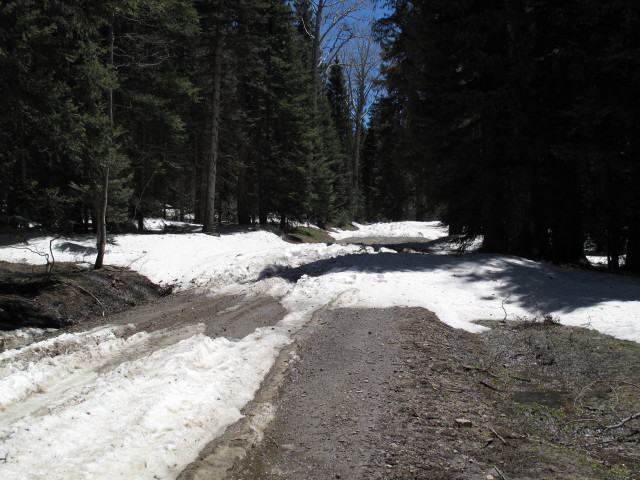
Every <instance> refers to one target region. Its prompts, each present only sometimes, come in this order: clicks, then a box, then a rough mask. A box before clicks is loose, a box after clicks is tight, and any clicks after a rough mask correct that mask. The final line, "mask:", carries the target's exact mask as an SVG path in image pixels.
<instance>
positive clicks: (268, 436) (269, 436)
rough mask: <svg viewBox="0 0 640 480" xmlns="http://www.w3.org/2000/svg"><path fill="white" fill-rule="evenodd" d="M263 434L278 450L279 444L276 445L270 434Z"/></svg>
mask: <svg viewBox="0 0 640 480" xmlns="http://www.w3.org/2000/svg"><path fill="white" fill-rule="evenodd" d="M264 436H265V437H267V438H268V439H269V440H271V441H272V442H273V444H274V445H275V446H276V448H277V449H278V450H280V445H278V442H276V441H275V439H274V438H273V437H272V436H271V435H268V434H266V433H265V434H264Z"/></svg>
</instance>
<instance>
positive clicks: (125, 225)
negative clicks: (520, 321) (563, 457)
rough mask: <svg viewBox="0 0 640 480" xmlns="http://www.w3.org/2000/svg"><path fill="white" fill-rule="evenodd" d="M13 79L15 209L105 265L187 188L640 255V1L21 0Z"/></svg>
mask: <svg viewBox="0 0 640 480" xmlns="http://www.w3.org/2000/svg"><path fill="white" fill-rule="evenodd" d="M376 6H377V7H378V9H383V10H382V11H383V12H384V15H383V17H382V18H378V19H374V18H373V17H372V15H371V12H372V11H373V10H372V8H374V7H376ZM378 11H380V10H378ZM0 87H1V92H2V94H1V95H0V111H1V112H2V115H1V116H0V231H1V232H9V233H24V232H25V231H27V230H28V229H30V228H39V229H46V230H48V231H53V232H58V233H60V234H65V233H70V232H88V231H94V232H95V233H96V235H97V244H98V247H99V254H98V259H97V260H96V267H100V266H101V265H102V256H103V255H104V245H105V243H106V239H107V235H108V233H109V232H123V231H125V232H134V231H143V229H144V219H145V218H149V217H157V216H163V215H165V214H166V209H167V206H168V205H170V206H171V207H172V211H176V212H178V213H177V216H178V217H179V219H180V220H185V219H188V220H189V221H193V222H195V223H201V224H203V231H204V232H214V231H215V228H216V226H217V225H219V224H220V223H225V222H230V223H237V224H241V225H249V224H266V223H270V222H271V223H277V224H279V226H281V227H282V228H285V229H286V228H288V227H289V225H290V224H292V222H312V223H314V224H317V225H319V226H321V227H327V226H345V225H347V224H348V223H349V222H350V221H360V222H363V221H393V220H436V219H437V220H441V221H442V222H444V223H446V224H447V225H449V229H450V233H451V234H455V235H459V238H461V239H463V240H464V239H470V238H474V237H477V236H482V238H483V247H482V248H483V249H484V250H485V251H487V252H495V253H505V254H513V255H519V256H523V257H526V258H532V259H541V260H549V261H553V262H556V263H569V264H586V258H585V248H586V247H588V248H590V249H593V250H597V251H600V252H605V253H606V254H607V255H608V258H609V268H610V269H612V270H616V269H618V268H620V267H621V266H622V265H621V263H620V258H625V259H626V261H625V263H624V267H625V268H626V269H627V270H629V271H632V272H636V273H638V272H640V194H639V193H638V190H639V186H640V121H638V119H637V117H636V115H637V114H638V113H639V112H640V95H638V92H639V91H640V3H639V2H637V0H636V1H634V0H611V1H609V2H602V1H597V0H567V1H565V2H555V1H551V0H483V1H479V0H386V1H377V2H375V1H367V0H345V1H337V0H104V1H101V2H92V1H89V0H4V1H3V2H2V3H1V4H0ZM623 256H625V257H623Z"/></svg>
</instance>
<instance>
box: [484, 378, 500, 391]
mask: <svg viewBox="0 0 640 480" xmlns="http://www.w3.org/2000/svg"><path fill="white" fill-rule="evenodd" d="M480 384H481V385H484V386H485V387H487V388H489V389H491V390H493V391H495V392H504V390H501V389H499V388H498V387H494V386H493V385H491V384H490V383H487V382H485V381H484V380H480Z"/></svg>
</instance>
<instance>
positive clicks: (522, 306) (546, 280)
mask: <svg viewBox="0 0 640 480" xmlns="http://www.w3.org/2000/svg"><path fill="white" fill-rule="evenodd" d="M287 275H288V276H289V278H293V279H295V280H297V281H296V282H295V284H293V283H291V282H289V283H287V282H285V281H283V283H284V286H280V291H281V292H282V291H286V295H285V296H284V298H283V300H282V304H283V305H284V306H285V307H286V308H287V309H288V310H290V311H292V312H304V311H307V310H308V309H309V305H313V308H314V309H318V308H320V307H321V306H330V307H332V308H333V307H357V308H364V307H377V308H387V307H395V306H405V307H424V308H426V309H428V310H430V311H432V312H434V313H435V314H436V315H437V316H438V318H439V319H440V320H442V321H443V322H445V323H447V324H449V325H451V326H452V327H455V328H463V329H465V330H468V331H471V332H478V331H481V330H483V329H484V327H482V326H480V325H478V324H476V323H474V322H475V321H477V320H503V319H506V320H517V319H533V318H534V317H536V316H539V313H540V312H543V313H545V314H550V315H552V316H554V317H558V319H559V320H560V322H561V323H563V324H565V325H572V326H584V327H589V328H594V329H596V330H598V331H600V332H602V333H606V334H609V335H613V336H615V337H617V338H620V339H626V340H633V341H636V342H640V316H639V315H638V312H640V281H639V280H638V279H635V278H629V277H621V276H616V275H610V274H604V273H597V272H588V271H583V270H572V269H568V268H564V267H556V266H553V265H548V264H543V263H538V262H533V261H529V260H524V259H521V258H516V257H509V256H498V255H482V254H470V255H464V256H441V255H418V254H404V253H399V254H395V253H393V254H392V253H379V254H377V255H350V256H342V257H337V258H334V259H328V260H321V261H316V262H312V263H310V264H308V265H305V266H302V267H300V268H299V269H296V270H294V271H289V272H288V273H287ZM253 290H254V291H256V292H260V293H269V292H274V291H278V289H277V287H275V286H274V285H273V284H268V283H258V284H256V285H255V286H253Z"/></svg>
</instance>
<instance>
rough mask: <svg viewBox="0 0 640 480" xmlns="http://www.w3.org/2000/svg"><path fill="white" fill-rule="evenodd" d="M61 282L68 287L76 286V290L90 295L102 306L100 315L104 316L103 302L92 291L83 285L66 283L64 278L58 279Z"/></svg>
mask: <svg viewBox="0 0 640 480" xmlns="http://www.w3.org/2000/svg"><path fill="white" fill-rule="evenodd" d="M60 282H61V283H63V284H64V285H67V286H69V287H76V288H77V289H78V290H81V291H83V292H84V293H86V294H88V295H91V296H92V297H93V299H94V300H95V301H96V302H98V304H99V305H100V307H101V308H102V316H103V317H104V312H105V310H106V308H105V306H104V304H103V303H102V302H101V301H100V299H99V298H98V297H96V296H95V295H94V294H93V293H91V292H90V291H89V290H87V289H86V288H84V287H81V286H80V285H76V284H75V283H68V282H65V281H64V280H60Z"/></svg>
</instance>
